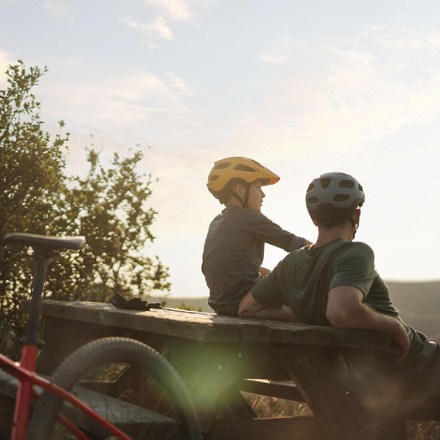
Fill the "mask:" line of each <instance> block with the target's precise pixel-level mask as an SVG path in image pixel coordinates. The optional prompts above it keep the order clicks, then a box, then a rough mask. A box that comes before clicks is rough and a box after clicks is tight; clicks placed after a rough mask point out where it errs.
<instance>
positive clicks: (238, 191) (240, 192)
mask: <svg viewBox="0 0 440 440" xmlns="http://www.w3.org/2000/svg"><path fill="white" fill-rule="evenodd" d="M232 192H233V193H234V194H235V195H236V196H238V197H239V198H240V199H242V198H243V197H244V196H245V194H246V188H245V187H244V185H242V184H241V183H237V185H235V186H234V188H233V189H232Z"/></svg>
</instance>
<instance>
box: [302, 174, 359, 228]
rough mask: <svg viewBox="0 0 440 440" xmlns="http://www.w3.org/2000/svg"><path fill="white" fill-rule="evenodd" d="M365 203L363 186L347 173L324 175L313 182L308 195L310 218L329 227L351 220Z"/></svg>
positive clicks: (307, 203) (307, 202)
mask: <svg viewBox="0 0 440 440" xmlns="http://www.w3.org/2000/svg"><path fill="white" fill-rule="evenodd" d="M364 202H365V194H364V190H363V188H362V185H361V184H360V183H359V182H358V181H357V180H356V179H355V178H354V177H353V176H350V175H349V174H345V173H326V174H322V175H321V176H319V177H318V178H316V179H314V180H313V181H312V183H311V184H310V185H309V187H308V189H307V193H306V205H307V210H308V211H309V214H310V216H311V217H312V218H316V219H317V220H318V221H319V222H321V223H323V224H327V225H336V224H338V223H341V222H342V221H344V220H346V219H348V218H351V216H352V215H353V213H354V211H355V210H356V208H358V207H361V206H362V205H363V204H364Z"/></svg>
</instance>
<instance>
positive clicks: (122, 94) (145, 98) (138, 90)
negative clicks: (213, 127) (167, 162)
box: [40, 72, 197, 143]
mask: <svg viewBox="0 0 440 440" xmlns="http://www.w3.org/2000/svg"><path fill="white" fill-rule="evenodd" d="M40 87H41V89H40V90H41V92H42V93H41V100H42V101H43V102H46V103H47V104H48V105H44V108H45V109H47V108H49V109H50V112H51V114H50V115H47V116H46V119H47V118H49V117H50V119H51V120H55V121H56V120H58V119H64V120H66V121H68V122H69V124H68V125H69V126H70V127H72V126H73V127H81V129H82V130H89V132H93V133H97V132H103V133H107V135H108V136H109V137H111V136H114V139H115V141H116V142H118V141H121V139H122V140H124V141H125V142H127V143H130V142H132V141H133V139H135V138H136V136H142V134H143V133H147V132H148V133H149V135H150V136H151V137H152V138H155V136H157V137H159V136H160V133H163V130H166V131H167V132H169V129H170V127H173V131H172V133H176V136H178V133H179V131H180V130H183V129H185V130H187V129H188V127H191V126H192V125H194V124H197V121H194V120H193V116H191V115H189V114H188V110H187V107H186V105H185V102H184V98H185V96H187V95H190V94H191V90H190V88H189V87H188V86H187V85H186V84H185V82H184V80H183V79H182V78H180V77H178V76H177V75H176V74H174V73H173V72H167V73H165V74H164V75H161V76H160V75H154V74H152V73H149V72H137V73H132V74H125V75H123V76H114V77H109V78H107V79H104V80H101V79H99V80H85V81H83V82H81V81H79V80H77V81H76V82H75V83H74V84H65V83H64V82H58V81H57V80H56V79H52V80H51V81H50V82H44V83H42V84H41V85H40ZM171 138H172V136H171Z"/></svg>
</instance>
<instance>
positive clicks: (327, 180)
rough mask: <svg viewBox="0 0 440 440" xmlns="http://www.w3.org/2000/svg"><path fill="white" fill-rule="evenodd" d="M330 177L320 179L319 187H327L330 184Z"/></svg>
mask: <svg viewBox="0 0 440 440" xmlns="http://www.w3.org/2000/svg"><path fill="white" fill-rule="evenodd" d="M330 182H331V179H321V187H322V188H324V189H327V188H328V186H329V185H330Z"/></svg>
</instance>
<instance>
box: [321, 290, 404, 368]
mask: <svg viewBox="0 0 440 440" xmlns="http://www.w3.org/2000/svg"><path fill="white" fill-rule="evenodd" d="M363 299H364V295H363V293H362V292H361V291H360V290H359V289H358V288H357V287H353V286H338V287H334V288H333V289H331V290H330V291H329V293H328V299H327V310H326V317H327V319H328V321H329V323H330V324H331V325H332V327H336V328H353V329H363V330H376V331H382V332H384V333H386V334H387V335H389V336H390V337H391V348H390V351H389V352H388V353H389V354H390V355H393V356H396V358H397V361H398V362H399V361H402V360H403V359H405V358H406V356H407V355H408V351H409V340H408V336H407V334H406V331H405V328H404V326H403V325H402V323H401V322H400V321H399V320H398V319H397V318H394V317H392V316H388V315H384V314H382V313H379V312H377V311H376V310H373V309H372V308H371V307H369V306H368V305H366V304H365V303H364V302H363Z"/></svg>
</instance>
